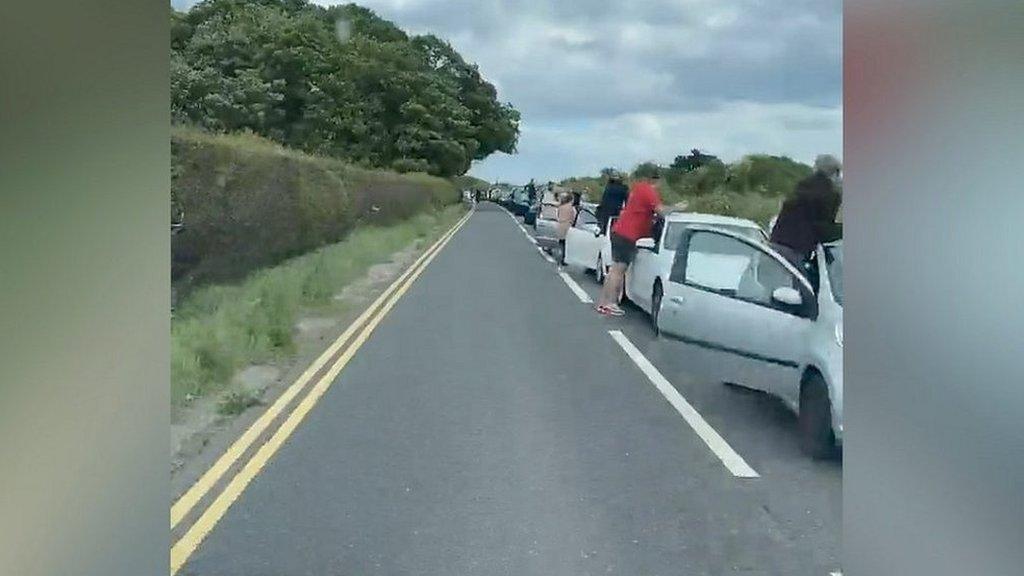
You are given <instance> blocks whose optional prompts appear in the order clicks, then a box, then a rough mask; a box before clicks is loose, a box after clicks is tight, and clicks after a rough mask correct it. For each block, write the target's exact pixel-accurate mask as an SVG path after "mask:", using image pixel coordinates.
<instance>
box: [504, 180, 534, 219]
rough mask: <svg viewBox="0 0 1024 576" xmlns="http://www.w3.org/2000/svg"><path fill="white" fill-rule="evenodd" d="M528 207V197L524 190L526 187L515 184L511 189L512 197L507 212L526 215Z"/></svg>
mask: <svg viewBox="0 0 1024 576" xmlns="http://www.w3.org/2000/svg"><path fill="white" fill-rule="evenodd" d="M529 209H530V197H529V195H528V194H527V192H526V188H524V187H522V186H517V187H515V188H513V189H512V197H511V200H510V205H509V207H508V210H509V212H511V213H512V214H514V215H515V216H524V217H525V216H526V212H527V211H528V210H529Z"/></svg>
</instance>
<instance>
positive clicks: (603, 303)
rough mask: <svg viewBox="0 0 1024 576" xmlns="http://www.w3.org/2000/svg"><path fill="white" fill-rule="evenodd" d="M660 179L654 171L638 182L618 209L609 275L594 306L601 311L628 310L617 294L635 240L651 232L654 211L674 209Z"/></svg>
mask: <svg viewBox="0 0 1024 576" xmlns="http://www.w3.org/2000/svg"><path fill="white" fill-rule="evenodd" d="M660 180H661V179H660V175H659V174H654V175H652V176H651V177H650V178H649V179H644V180H640V181H638V182H635V183H634V184H633V186H632V189H631V190H630V192H629V198H628V199H627V200H626V205H625V206H623V208H622V212H620V213H619V219H618V220H616V221H615V224H614V225H613V226H612V230H611V235H610V236H609V240H611V244H612V265H611V268H610V269H609V270H608V277H607V278H605V281H604V288H603V290H602V291H601V298H600V300H598V303H597V305H596V306H595V307H594V308H595V309H596V310H597V311H598V312H599V313H601V314H605V315H609V316H622V315H623V314H625V312H624V311H623V310H622V308H619V305H618V303H617V301H618V295H619V294H620V293H621V292H622V284H623V282H624V280H625V276H626V268H628V267H629V265H630V263H631V262H633V257H634V256H636V241H637V240H639V239H641V238H648V237H650V236H651V227H652V226H653V224H654V217H655V215H662V216H664V215H665V214H667V213H669V212H671V211H672V207H668V206H665V205H664V204H662V202H661V195H660V194H658V189H657V185H658V183H659V182H660Z"/></svg>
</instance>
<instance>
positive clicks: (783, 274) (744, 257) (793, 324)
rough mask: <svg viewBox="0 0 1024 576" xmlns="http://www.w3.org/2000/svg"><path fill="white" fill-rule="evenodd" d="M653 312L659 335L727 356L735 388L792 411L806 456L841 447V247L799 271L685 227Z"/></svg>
mask: <svg viewBox="0 0 1024 576" xmlns="http://www.w3.org/2000/svg"><path fill="white" fill-rule="evenodd" d="M659 314H660V317H661V318H660V324H661V330H662V333H663V334H665V335H666V336H668V337H674V338H677V339H679V340H682V341H684V342H687V343H690V344H693V345H697V346H701V347H705V348H710V349H714V350H718V351H722V352H725V353H727V354H730V355H731V356H733V357H734V358H735V359H736V362H735V363H730V367H731V366H735V379H734V380H732V382H734V383H736V384H739V385H742V386H745V387H749V388H753V389H756V390H762V391H764V392H767V393H769V394H771V395H773V396H777V397H778V398H780V399H781V400H782V401H783V403H784V404H785V405H786V406H788V407H789V408H790V409H792V410H793V411H795V412H796V414H797V416H798V422H799V428H800V443H801V447H802V448H803V449H804V451H805V452H807V453H808V454H810V455H812V456H814V457H818V458H820V457H826V456H828V455H830V454H832V453H833V452H834V451H835V449H836V448H837V447H838V446H840V445H841V444H842V438H843V246H842V241H839V242H835V243H831V244H826V245H824V246H819V247H818V248H817V250H816V251H815V255H814V258H813V260H812V262H811V264H810V265H809V267H808V270H806V271H798V270H797V269H796V268H795V267H793V266H792V265H791V264H790V263H789V262H787V261H786V260H785V259H784V258H783V257H782V256H781V255H779V254H778V253H776V252H775V251H774V250H772V249H771V247H769V246H766V245H764V244H762V243H759V242H755V241H753V240H751V239H750V238H747V237H745V236H743V235H740V234H736V233H732V232H728V231H725V230H721V229H716V228H711V227H700V226H694V227H691V228H688V229H687V230H686V232H685V234H684V237H683V238H682V239H681V242H680V244H679V247H678V248H677V250H676V254H675V259H674V261H673V264H672V271H671V273H670V277H669V282H667V283H666V285H665V288H664V297H663V299H662V301H661V310H660V311H659ZM730 370H732V368H730Z"/></svg>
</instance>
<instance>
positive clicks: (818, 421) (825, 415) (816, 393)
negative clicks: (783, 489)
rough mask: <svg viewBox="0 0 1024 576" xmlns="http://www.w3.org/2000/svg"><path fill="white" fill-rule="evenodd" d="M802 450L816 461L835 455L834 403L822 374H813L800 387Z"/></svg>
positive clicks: (799, 421)
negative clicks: (830, 399)
mask: <svg viewBox="0 0 1024 576" xmlns="http://www.w3.org/2000/svg"><path fill="white" fill-rule="evenodd" d="M798 424H799V426H800V448H801V449H802V450H803V451H804V452H805V453H806V454H807V455H809V456H811V457H812V458H816V459H821V458H828V457H830V456H832V455H833V454H834V453H835V447H836V438H835V435H834V434H833V432H832V403H831V402H830V401H829V397H828V387H827V386H826V385H825V380H824V379H823V378H822V377H821V375H820V374H811V375H810V376H808V377H807V378H806V380H805V381H804V383H803V384H802V385H801V386H800V415H799V417H798Z"/></svg>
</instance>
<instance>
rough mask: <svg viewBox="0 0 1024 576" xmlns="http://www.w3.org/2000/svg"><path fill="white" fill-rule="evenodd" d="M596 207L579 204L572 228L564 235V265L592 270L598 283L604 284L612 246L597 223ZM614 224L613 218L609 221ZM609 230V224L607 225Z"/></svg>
mask: <svg viewBox="0 0 1024 576" xmlns="http://www.w3.org/2000/svg"><path fill="white" fill-rule="evenodd" d="M596 211H597V205H595V204H581V205H580V211H579V213H578V214H577V215H576V221H575V222H574V223H573V225H572V228H569V231H568V232H566V234H565V263H566V264H568V265H570V266H579V267H580V268H583V269H584V270H587V271H588V272H589V271H591V270H593V271H594V277H595V278H597V282H598V283H602V282H604V278H605V275H607V273H608V267H609V266H611V262H612V246H611V242H610V241H609V240H608V235H607V234H601V228H600V227H599V226H598V223H597V213H596ZM610 222H611V223H614V222H615V218H612V219H611V220H610ZM608 227H609V228H611V224H609V225H608Z"/></svg>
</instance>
